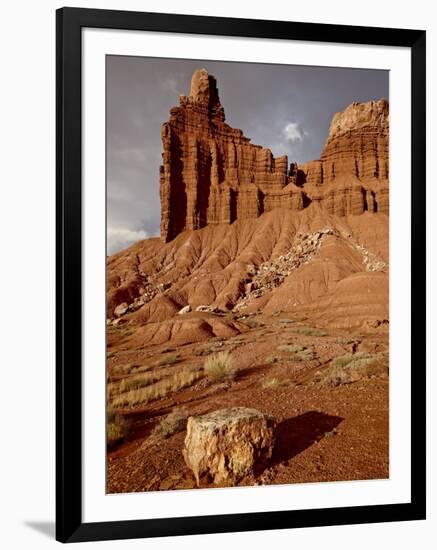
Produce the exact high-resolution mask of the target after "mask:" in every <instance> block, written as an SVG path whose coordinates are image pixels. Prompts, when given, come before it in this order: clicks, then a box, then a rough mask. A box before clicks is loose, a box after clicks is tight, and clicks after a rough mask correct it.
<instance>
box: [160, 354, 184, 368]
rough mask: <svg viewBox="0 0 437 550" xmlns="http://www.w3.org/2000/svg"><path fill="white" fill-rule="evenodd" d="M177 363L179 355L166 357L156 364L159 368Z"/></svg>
mask: <svg viewBox="0 0 437 550" xmlns="http://www.w3.org/2000/svg"><path fill="white" fill-rule="evenodd" d="M178 362H179V355H167V356H166V357H163V358H162V359H160V360H159V362H158V364H159V366H160V367H163V366H165V365H174V364H175V363H178Z"/></svg>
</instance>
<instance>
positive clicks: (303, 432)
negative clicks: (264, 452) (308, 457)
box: [260, 411, 344, 473]
mask: <svg viewBox="0 0 437 550" xmlns="http://www.w3.org/2000/svg"><path fill="white" fill-rule="evenodd" d="M342 420H344V419H343V418H342V417H341V416H332V415H329V414H325V413H322V412H319V411H308V412H306V413H304V414H300V415H299V416H295V417H293V418H287V419H286V420H283V421H282V422H280V423H279V424H278V425H277V426H276V430H275V434H276V439H275V446H274V448H273V454H272V458H271V459H270V461H269V463H268V465H267V467H272V466H275V465H276V464H280V463H281V462H287V461H288V460H290V459H292V458H293V457H295V456H296V455H298V454H299V453H301V452H302V451H305V449H308V447H311V445H313V444H314V443H316V442H317V441H320V440H321V439H322V438H323V437H324V436H325V434H326V433H327V432H332V431H333V430H334V429H335V428H336V427H337V426H338V425H339V424H340V422H342ZM265 467H266V466H264V468H263V469H265ZM260 473H261V472H260Z"/></svg>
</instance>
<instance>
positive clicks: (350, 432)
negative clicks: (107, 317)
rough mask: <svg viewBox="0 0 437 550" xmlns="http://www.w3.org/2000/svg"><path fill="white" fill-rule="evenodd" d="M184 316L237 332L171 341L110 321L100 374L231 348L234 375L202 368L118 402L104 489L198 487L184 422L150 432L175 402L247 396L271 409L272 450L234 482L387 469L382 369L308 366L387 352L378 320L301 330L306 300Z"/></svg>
mask: <svg viewBox="0 0 437 550" xmlns="http://www.w3.org/2000/svg"><path fill="white" fill-rule="evenodd" d="M181 317H182V316H181ZM183 317H184V319H185V320H186V321H187V322H189V321H190V319H191V318H192V319H193V320H196V323H197V322H198V321H202V320H203V319H206V320H208V322H209V323H210V324H211V323H214V322H220V323H222V324H223V326H230V327H238V331H239V332H240V333H238V332H236V331H234V330H231V331H229V335H227V336H223V337H216V336H215V337H214V336H213V337H211V338H207V339H206V340H205V339H204V341H201V342H194V343H193V342H192V343H185V344H184V343H182V344H178V342H177V341H174V342H173V341H171V340H170V341H168V342H167V343H165V344H161V345H150V344H144V343H142V342H141V338H140V333H139V332H138V331H140V328H138V327H136V326H131V325H129V323H125V324H119V325H117V326H109V327H108V362H107V374H108V380H109V381H110V382H114V381H115V382H117V381H119V380H121V379H122V378H129V377H132V376H133V374H123V373H120V366H121V365H127V364H130V365H132V366H134V367H147V368H148V371H147V372H157V371H159V370H160V369H167V371H166V373H167V372H168V373H172V372H176V371H177V370H178V369H183V368H185V367H188V366H199V367H201V366H202V365H203V364H204V362H205V359H206V357H207V356H208V355H209V354H211V353H214V352H217V351H222V350H227V351H229V352H230V353H231V355H232V357H233V359H234V362H235V364H236V366H237V368H238V373H237V376H236V378H235V379H234V380H232V381H225V382H214V381H212V380H209V379H208V377H207V376H206V375H204V376H202V377H201V378H200V379H199V380H198V381H197V382H195V383H194V384H193V385H192V386H190V387H187V388H184V389H182V390H180V391H176V392H174V393H171V394H170V395H168V396H167V397H165V398H161V399H157V400H154V401H152V402H150V403H148V404H146V405H144V404H138V405H135V406H132V407H125V408H121V409H119V411H118V412H119V413H121V414H122V415H123V416H124V417H125V418H126V420H127V421H128V424H129V431H128V434H127V435H126V437H125V438H124V439H123V440H122V441H121V442H120V443H118V444H117V445H115V446H113V447H111V448H109V449H108V454H107V492H108V493H120V492H135V491H159V490H169V489H188V488H190V489H194V488H196V483H195V480H194V476H193V475H192V473H191V472H190V470H189V469H188V468H187V466H186V465H185V462H184V460H183V457H182V452H181V451H182V447H183V442H184V437H185V432H184V431H182V432H178V433H175V434H173V435H171V436H169V437H160V438H157V437H156V436H152V435H151V434H152V432H153V430H154V428H155V426H156V425H157V424H158V423H159V422H160V421H161V420H162V419H163V418H164V417H165V416H166V415H168V414H169V413H170V412H172V411H173V410H175V409H183V410H184V411H185V413H186V414H187V415H201V414H204V413H206V412H209V411H213V410H216V409H219V408H225V407H232V406H245V407H253V408H256V409H258V410H260V411H262V412H265V413H268V414H271V415H273V416H274V417H275V419H276V421H277V428H276V443H275V447H274V452H273V456H272V458H271V460H270V462H269V463H268V464H267V465H266V466H265V465H264V466H263V468H262V469H259V470H257V471H255V472H254V474H253V475H250V476H248V477H246V478H244V479H243V480H241V481H240V482H239V483H238V485H241V486H247V485H271V484H288V483H309V482H322V481H339V480H342V481H346V480H364V479H384V478H387V477H388V475H389V460H388V457H389V447H388V445H389V443H388V442H389V437H388V435H389V434H388V427H389V423H388V404H389V403H388V395H389V391H388V390H389V379H388V374H383V373H382V374H381V373H380V374H377V375H372V376H369V377H363V378H362V379H360V380H358V381H355V382H353V383H347V384H342V385H339V386H330V385H323V384H321V383H320V382H317V377H316V376H315V374H316V373H318V372H322V371H323V370H324V369H327V368H328V367H329V364H330V361H331V360H332V359H334V358H335V357H338V356H341V355H344V354H346V353H355V352H359V351H365V352H370V353H380V352H387V351H388V331H387V327H386V326H385V325H379V326H375V327H369V326H365V327H364V328H362V329H361V330H360V331H358V330H355V332H351V329H349V330H347V329H339V328H330V327H329V325H328V326H326V325H325V326H323V327H321V328H320V333H321V334H322V335H320V336H311V335H308V336H307V335H305V334H304V333H303V332H302V330H303V331H305V330H306V328H307V327H310V328H317V324H316V323H315V322H312V312H311V311H310V310H309V311H308V314H307V315H305V314H303V313H302V312H300V313H299V315H293V314H291V313H289V312H287V313H285V312H282V313H281V312H279V313H278V312H277V313H273V314H267V313H263V312H261V311H258V312H255V313H254V314H251V315H247V314H245V313H244V312H228V313H215V314H214V313H201V312H191V313H187V314H185V315H184V316H183ZM195 326H197V325H195ZM193 330H197V329H196V328H194V329H193ZM284 344H298V345H302V346H304V347H305V348H306V349H308V350H311V351H313V355H312V357H311V355H310V357H309V358H308V359H303V360H298V359H297V358H296V356H295V355H294V354H290V353H287V352H286V351H281V350H280V349H278V347H279V346H283V345H284ZM168 356H173V359H174V363H173V364H167V365H162V363H163V359H165V358H166V357H168ZM164 362H165V361H164ZM212 486H213V485H212V484H211V483H210V482H209V481H208V479H203V480H202V481H201V484H200V488H205V487H212ZM214 487H216V485H214Z"/></svg>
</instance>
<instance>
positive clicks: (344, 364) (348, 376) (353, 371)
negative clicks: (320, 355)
mask: <svg viewBox="0 0 437 550" xmlns="http://www.w3.org/2000/svg"><path fill="white" fill-rule="evenodd" d="M387 372H388V356H387V354H383V353H378V354H375V355H371V354H369V353H365V352H361V353H355V354H352V353H347V354H346V355H341V356H339V357H336V358H335V359H333V360H332V361H331V363H330V364H329V367H327V368H326V369H324V370H323V371H319V372H318V373H316V381H318V382H320V383H322V384H327V385H330V386H339V385H341V384H350V383H352V382H356V381H357V380H361V379H363V378H370V377H371V376H381V375H385V374H387Z"/></svg>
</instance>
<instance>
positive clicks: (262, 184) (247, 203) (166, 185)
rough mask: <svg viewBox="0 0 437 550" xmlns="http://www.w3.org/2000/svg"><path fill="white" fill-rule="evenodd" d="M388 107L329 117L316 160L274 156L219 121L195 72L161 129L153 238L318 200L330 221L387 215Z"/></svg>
mask: <svg viewBox="0 0 437 550" xmlns="http://www.w3.org/2000/svg"><path fill="white" fill-rule="evenodd" d="M388 120H389V116H388V102H387V101H386V100H384V99H381V100H379V101H369V102H367V103H353V104H352V105H350V106H349V107H347V108H346V109H345V111H343V112H342V113H337V114H336V115H334V117H333V120H332V123H331V127H330V131H329V135H328V139H327V142H326V144H325V147H324V149H323V151H322V154H321V158H320V160H314V161H310V162H308V163H305V164H302V165H300V166H298V165H297V164H296V163H294V162H291V163H289V162H288V158H287V156H282V157H277V158H275V157H274V156H273V154H272V152H271V150H270V149H269V148H267V147H262V146H260V145H254V144H252V143H251V141H250V139H249V138H248V137H246V136H244V135H243V132H242V131H241V130H239V129H235V128H232V127H231V126H229V125H228V124H227V123H226V122H225V112H224V109H223V106H222V105H221V103H220V98H219V93H218V88H217V81H216V79H215V77H214V76H212V75H210V74H208V72H207V71H206V70H205V69H199V70H197V71H196V72H195V73H194V75H193V78H192V82H191V90H190V94H189V95H188V96H184V95H182V96H180V99H179V106H177V107H173V108H172V109H171V110H170V119H169V121H168V122H166V123H165V124H164V125H163V127H162V143H163V154H162V158H163V163H162V166H161V168H160V197H161V237H162V239H163V240H164V241H166V242H167V241H170V240H172V239H174V238H175V237H176V236H177V235H178V234H179V233H181V232H183V231H185V230H195V229H199V228H202V227H205V226H206V225H211V224H222V223H227V224H230V223H233V222H234V221H235V220H240V219H252V218H256V217H258V216H260V215H261V214H262V213H264V212H269V211H271V210H273V209H275V208H287V209H289V210H293V211H299V210H302V209H304V208H307V207H308V206H309V205H310V204H311V203H313V202H314V203H318V204H320V205H321V206H322V207H323V208H325V209H326V210H327V211H328V212H329V213H332V214H336V215H338V216H346V215H349V214H354V215H358V214H362V213H363V212H364V211H369V212H383V213H388Z"/></svg>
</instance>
